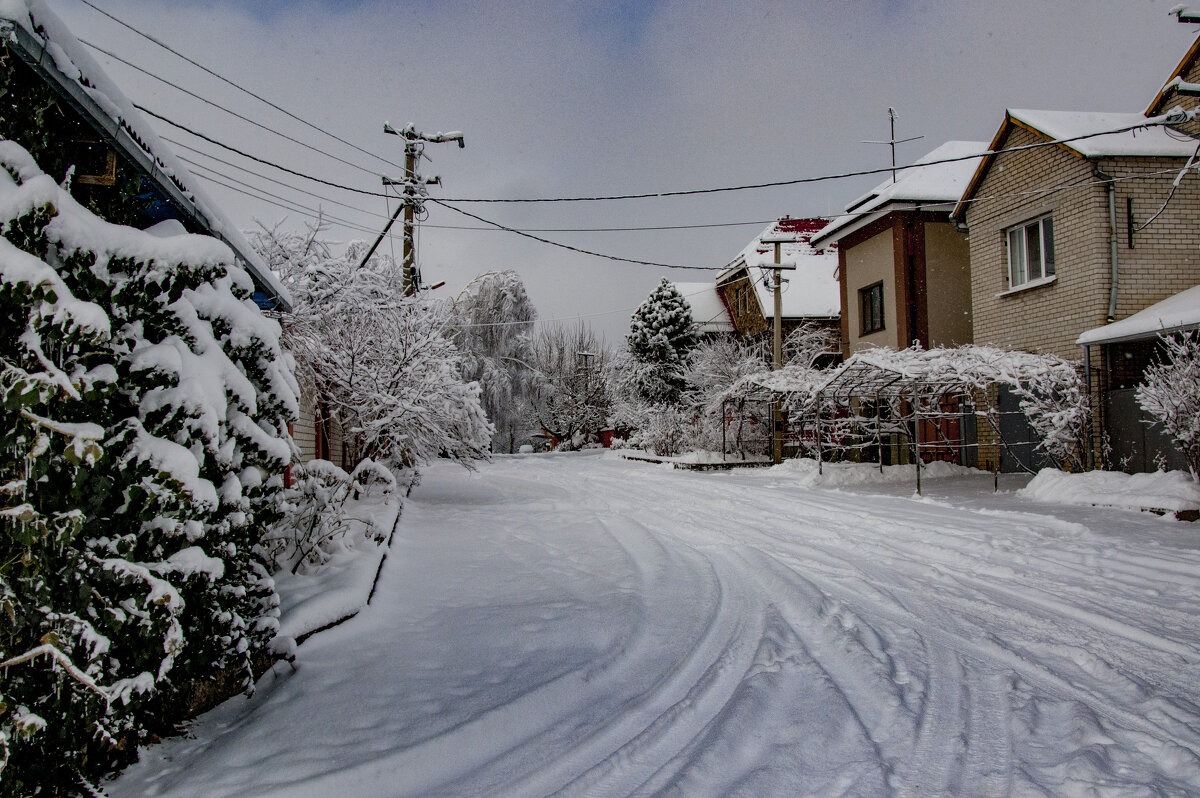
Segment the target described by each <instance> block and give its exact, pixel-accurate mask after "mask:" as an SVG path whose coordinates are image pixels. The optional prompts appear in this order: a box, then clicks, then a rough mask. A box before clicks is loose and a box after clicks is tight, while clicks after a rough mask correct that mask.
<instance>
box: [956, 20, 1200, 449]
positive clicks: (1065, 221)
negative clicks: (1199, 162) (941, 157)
mask: <svg viewBox="0 0 1200 798" xmlns="http://www.w3.org/2000/svg"><path fill="white" fill-rule="evenodd" d="M1198 42H1200V40H1198ZM1198 53H1200V50H1198V48H1197V45H1195V44H1194V45H1193V46H1192V48H1191V50H1190V51H1189V54H1188V56H1187V57H1185V59H1184V61H1183V62H1181V64H1180V66H1179V67H1178V68H1177V69H1176V71H1175V73H1174V74H1173V79H1174V78H1175V77H1179V76H1188V77H1193V78H1195V77H1200V74H1198V68H1197V63H1196V62H1197V57H1198ZM1172 82H1174V81H1172ZM1172 82H1168V84H1167V86H1166V87H1164V89H1163V90H1162V91H1160V92H1159V94H1158V95H1157V96H1156V98H1155V100H1154V101H1153V102H1152V103H1151V106H1150V108H1149V113H1150V114H1154V113H1155V112H1157V111H1158V110H1160V109H1163V108H1167V107H1170V106H1172V105H1174V104H1177V103H1178V101H1179V100H1180V99H1181V97H1180V95H1179V92H1178V91H1177V88H1178V82H1174V86H1173V85H1172ZM1189 104H1191V105H1194V104H1195V103H1194V101H1193V102H1191V103H1189ZM1154 121H1157V120H1151V119H1150V118H1148V116H1147V114H1143V113H1096V112H1073V111H1033V110H1015V109H1010V110H1008V111H1007V112H1006V113H1005V115H1004V120H1003V122H1002V123H1001V125H1000V128H999V130H998V131H997V132H996V135H995V137H994V138H993V140H992V143H991V146H990V148H989V149H990V150H992V151H993V152H994V153H995V154H993V155H989V156H987V157H986V158H984V159H983V161H982V162H981V163H980V164H979V167H978V168H977V169H976V171H975V174H974V175H973V176H972V178H971V181H970V183H969V185H968V186H967V188H966V190H965V191H964V192H963V195H962V197H961V199H960V200H959V202H958V205H957V206H956V207H955V209H954V212H953V218H954V219H955V220H956V221H957V222H959V223H960V224H962V225H965V227H966V228H967V229H968V230H969V241H970V257H971V304H972V311H973V316H974V337H975V342H976V343H980V344H991V345H995V346H1000V347H1005V348H1012V349H1023V350H1026V351H1031V352H1047V353H1052V354H1056V355H1059V356H1061V357H1064V358H1068V359H1072V360H1079V359H1080V358H1081V357H1083V354H1084V352H1082V351H1081V350H1080V347H1079V344H1078V343H1077V342H1078V341H1079V340H1080V338H1081V335H1082V334H1083V333H1085V332H1087V331H1099V332H1096V333H1095V335H1094V337H1093V339H1092V340H1093V341H1094V342H1096V343H1097V344H1099V342H1101V341H1106V343H1105V344H1104V345H1089V347H1088V349H1087V350H1086V351H1087V358H1086V361H1085V362H1084V363H1083V365H1084V368H1085V370H1086V372H1087V375H1088V381H1089V389H1090V390H1091V391H1092V395H1093V397H1094V399H1093V411H1094V416H1095V418H1096V421H1097V423H1096V425H1095V429H1094V438H1095V440H1094V441H1093V447H1092V448H1093V453H1094V461H1096V462H1097V464H1100V462H1099V461H1100V460H1101V453H1102V451H1103V445H1102V441H1101V439H1102V438H1103V437H1105V433H1107V436H1108V437H1109V438H1111V439H1113V440H1114V441H1115V442H1116V443H1117V444H1118V445H1124V443H1123V442H1127V441H1126V439H1127V437H1128V436H1127V434H1126V433H1125V432H1122V430H1126V431H1127V430H1129V429H1132V428H1134V427H1136V426H1137V425H1140V424H1142V419H1141V417H1140V411H1139V410H1138V409H1137V407H1136V403H1135V402H1133V397H1132V391H1133V386H1134V385H1136V382H1137V381H1139V380H1140V373H1141V370H1142V369H1144V367H1145V364H1146V363H1147V362H1149V358H1150V356H1151V354H1152V350H1153V347H1154V344H1153V341H1149V340H1142V341H1128V340H1108V339H1107V338H1106V337H1105V336H1104V335H1103V332H1102V328H1104V327H1105V326H1107V325H1113V324H1118V323H1120V322H1121V321H1122V320H1124V319H1127V318H1129V317H1131V316H1133V315H1134V314H1136V313H1138V312H1139V311H1142V310H1143V309H1145V308H1147V307H1149V306H1151V305H1154V304H1155V303H1158V302H1160V301H1162V300H1165V299H1167V298H1169V297H1172V296H1174V295H1177V294H1180V293H1181V292H1183V291H1185V290H1187V289H1189V288H1191V287H1193V286H1195V285H1197V283H1200V225H1198V224H1197V220H1198V219H1200V176H1197V175H1196V174H1195V173H1194V170H1185V169H1184V167H1185V166H1186V165H1187V164H1188V162H1189V158H1190V157H1191V156H1193V154H1194V153H1196V152H1197V147H1198V146H1200V141H1197V139H1196V138H1194V137H1193V136H1192V135H1190V133H1194V132H1196V131H1189V130H1187V129H1185V128H1180V127H1168V126H1163V125H1160V124H1153V123H1152V122H1154ZM1177 177H1178V178H1179V180H1178V181H1177ZM1117 391H1124V392H1125V393H1124V394H1117V393H1115V392H1117ZM1001 399H1003V397H1001ZM1114 399H1118V400H1119V401H1116V402H1115V403H1114V401H1113V400H1114ZM1134 448H1136V447H1134ZM1120 459H1122V458H1118V459H1117V460H1116V461H1114V462H1113V463H1112V464H1113V465H1121V462H1120ZM1146 460H1147V458H1146V457H1145V456H1144V453H1139V454H1138V455H1137V457H1134V458H1132V459H1126V462H1125V465H1126V466H1127V467H1130V468H1136V469H1143V468H1146V467H1147V466H1148V465H1149V466H1152V464H1150V463H1147V462H1146Z"/></svg>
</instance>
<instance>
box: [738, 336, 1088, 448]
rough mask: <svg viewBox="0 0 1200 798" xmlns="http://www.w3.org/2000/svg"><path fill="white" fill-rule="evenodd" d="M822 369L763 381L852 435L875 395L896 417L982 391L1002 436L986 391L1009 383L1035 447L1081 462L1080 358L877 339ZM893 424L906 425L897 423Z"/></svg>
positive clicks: (1083, 399) (1084, 418)
mask: <svg viewBox="0 0 1200 798" xmlns="http://www.w3.org/2000/svg"><path fill="white" fill-rule="evenodd" d="M822 375H823V378H822V379H820V380H819V381H817V380H815V379H814V374H813V372H812V371H811V370H808V369H803V368H800V369H796V368H785V369H782V370H780V371H777V372H774V373H772V374H770V375H769V376H767V377H766V378H764V379H762V380H760V384H762V385H763V386H764V387H767V388H769V389H770V390H772V391H774V392H777V393H782V394H784V395H785V396H788V395H789V394H790V396H789V398H788V404H789V406H790V407H792V408H794V409H795V410H796V411H797V412H798V413H806V414H808V415H809V416H810V417H812V416H814V414H817V413H820V414H821V418H822V419H830V420H834V421H836V422H837V424H838V425H840V430H839V431H838V432H836V433H835V436H836V435H844V436H846V437H853V436H854V434H855V431H854V430H855V427H856V426H857V427H864V426H865V427H868V428H873V427H874V425H875V424H876V423H877V421H878V419H879V416H877V415H874V414H875V413H876V412H877V409H872V410H871V413H872V415H870V416H869V417H865V418H864V417H858V416H856V415H855V413H856V412H857V411H858V410H859V409H861V408H863V407H872V408H874V406H875V405H877V404H878V402H880V401H882V402H885V403H887V404H888V407H889V410H890V414H891V416H892V418H893V419H902V418H910V417H911V414H912V412H913V410H914V409H915V410H917V411H921V412H928V413H935V412H937V405H938V403H939V402H940V401H941V400H942V399H943V398H945V397H959V398H963V399H966V400H968V401H973V400H974V399H975V398H976V397H980V398H983V399H984V404H983V406H981V407H979V408H977V416H978V417H981V418H983V419H984V420H986V421H987V422H988V423H989V424H990V425H991V426H992V428H993V430H994V431H995V432H996V435H997V436H998V437H999V438H1000V439H1001V440H1003V437H1002V436H1000V428H999V415H998V409H997V408H996V406H995V405H994V404H992V403H991V402H988V401H986V397H987V396H988V394H989V392H990V391H991V390H992V389H994V388H996V387H998V386H1006V387H1008V388H1009V389H1010V390H1011V391H1012V392H1013V394H1014V395H1015V396H1017V398H1018V399H1019V404H1020V408H1021V412H1022V413H1023V415H1024V416H1025V418H1026V420H1027V421H1028V422H1029V425H1030V427H1031V429H1032V430H1033V431H1034V433H1035V434H1036V435H1037V437H1038V439H1039V440H1038V443H1037V448H1038V449H1039V450H1040V451H1042V452H1043V453H1045V455H1046V456H1047V457H1049V458H1050V460H1051V461H1052V462H1054V463H1055V465H1056V466H1058V467H1066V468H1070V469H1071V470H1075V471H1082V470H1084V468H1085V464H1084V460H1083V456H1084V453H1085V452H1086V447H1087V432H1088V425H1089V423H1090V412H1089V407H1088V399H1087V395H1086V391H1085V389H1084V385H1083V379H1082V376H1081V374H1080V369H1079V365H1078V364H1077V363H1073V362H1071V361H1069V360H1065V359H1063V358H1060V357H1056V356H1054V355H1045V354H1033V353H1029V352H1020V351H1010V350H1005V349H997V348H995V347H988V346H977V345H970V344H968V345H964V346H959V347H953V348H941V347H939V348H935V349H929V350H926V349H922V348H921V347H919V346H914V347H910V348H908V349H901V350H895V349H890V348H887V347H877V348H872V349H867V350H863V351H860V352H857V353H855V354H854V355H853V356H852V357H850V358H849V359H848V360H846V362H845V363H843V364H842V365H840V366H838V367H837V368H836V369H832V370H830V371H826V372H822ZM862 400H868V401H866V402H863V401H862ZM873 403H874V404H873ZM905 403H908V405H909V406H908V409H907V410H906V409H905ZM913 403H915V404H913ZM839 410H840V411H841V412H840V413H838V412H837V411H839ZM897 430H899V431H901V432H903V428H902V427H897ZM905 434H907V433H905Z"/></svg>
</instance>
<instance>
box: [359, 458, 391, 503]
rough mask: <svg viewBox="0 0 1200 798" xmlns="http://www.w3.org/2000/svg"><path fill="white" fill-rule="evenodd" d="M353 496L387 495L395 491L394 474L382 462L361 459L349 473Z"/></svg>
mask: <svg viewBox="0 0 1200 798" xmlns="http://www.w3.org/2000/svg"><path fill="white" fill-rule="evenodd" d="M350 483H351V485H352V487H353V488H354V498H356V499H360V498H365V497H368V496H383V497H387V496H390V495H392V494H394V493H395V492H396V475H395V474H393V473H392V471H391V469H389V468H388V467H387V466H385V465H384V464H383V463H380V462H377V461H375V460H363V461H362V462H361V463H359V464H358V465H357V466H355V467H354V471H352V472H351V474H350Z"/></svg>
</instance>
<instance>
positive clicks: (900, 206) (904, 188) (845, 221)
mask: <svg viewBox="0 0 1200 798" xmlns="http://www.w3.org/2000/svg"><path fill="white" fill-rule="evenodd" d="M987 149H988V148H987V144H986V143H985V142H982V141H947V142H945V143H944V144H942V145H940V146H939V147H937V148H935V149H934V150H932V151H930V152H927V153H926V154H925V155H922V156H921V157H920V158H918V159H917V160H916V161H914V162H913V164H912V166H910V167H906V168H905V169H904V170H903V171H902V172H901V173H900V175H899V176H898V177H897V178H896V180H895V181H893V180H891V179H889V180H887V181H885V182H883V183H880V184H879V185H878V186H876V187H875V188H873V189H871V190H870V191H868V192H867V193H866V194H864V195H863V196H861V197H859V198H858V199H856V200H854V202H851V203H850V204H849V205H847V206H846V213H844V214H842V215H841V216H838V217H837V218H835V219H834V220H833V221H831V222H830V223H829V224H827V225H826V226H825V227H824V228H823V229H822V230H821V231H820V232H819V233H817V234H816V235H814V236H813V238H812V243H813V246H816V247H821V246H828V245H829V244H831V243H835V242H837V241H838V240H840V239H841V238H843V237H844V236H846V235H849V234H850V233H852V232H854V231H855V230H858V229H860V228H862V227H864V226H866V225H868V224H870V223H871V222H873V221H875V220H876V219H878V218H880V217H882V216H884V215H886V214H887V213H888V212H890V211H892V210H913V209H916V208H917V207H920V208H922V209H924V210H934V211H944V212H946V213H949V212H950V211H951V210H952V209H953V206H954V204H955V203H957V202H958V198H959V197H961V196H962V193H963V189H964V188H965V187H966V186H967V183H968V181H969V180H970V179H971V177H972V175H974V174H975V171H976V169H977V168H978V166H979V164H980V162H981V161H982V160H983V155H982V154H983V153H984V152H986V151H987ZM977 154H978V155H979V157H977V158H968V157H966V156H971V155H977ZM954 158H962V159H963V160H957V161H955V160H951V161H949V162H947V163H937V161H946V160H947V159H954ZM924 164H930V165H927V166H926V165H924Z"/></svg>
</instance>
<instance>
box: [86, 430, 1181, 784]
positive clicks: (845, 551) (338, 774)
mask: <svg viewBox="0 0 1200 798" xmlns="http://www.w3.org/2000/svg"><path fill="white" fill-rule="evenodd" d="M807 479H810V478H809V477H806V476H805V474H804V473H803V471H802V469H800V468H799V467H791V468H790V469H789V468H776V469H746V470H739V471H735V472H732V473H727V472H702V473H700V472H690V471H679V470H675V469H673V468H671V467H670V466H656V465H650V464H646V463H637V462H630V461H626V460H622V459H619V458H617V457H616V456H615V455H611V454H596V453H585V454H578V455H562V456H555V455H548V456H547V455H537V456H526V457H507V458H501V459H498V460H497V461H496V462H495V463H492V464H489V465H485V466H482V467H481V468H480V470H479V471H478V472H477V473H473V474H472V473H468V472H465V471H463V470H461V469H458V468H456V467H454V466H451V465H448V464H445V465H443V464H439V465H436V466H434V467H433V468H431V469H429V470H428V471H427V472H426V474H425V476H424V479H423V482H422V484H421V485H420V486H419V487H418V488H417V489H416V490H415V491H414V492H413V494H412V497H411V499H410V500H409V503H408V504H407V505H406V507H405V510H404V517H403V519H402V521H401V523H400V527H399V531H398V532H397V535H396V537H395V540H394V542H393V545H392V549H391V553H390V555H389V558H388V560H387V564H386V566H385V568H384V570H383V576H382V579H381V581H380V584H379V587H378V591H377V593H376V595H375V598H374V600H373V601H372V604H371V605H370V606H369V607H367V608H366V609H364V610H363V611H362V612H361V613H360V614H359V615H358V616H357V617H355V618H354V619H352V620H350V621H348V622H347V623H345V624H343V625H341V626H338V627H336V628H334V629H332V630H329V631H326V632H322V633H320V634H318V635H315V636H314V637H312V638H311V639H309V640H308V642H306V643H305V644H304V645H303V646H301V647H300V649H299V660H298V665H297V668H296V670H295V671H294V672H293V671H292V669H290V668H289V667H288V666H287V665H277V666H276V667H275V670H274V671H273V672H272V674H269V675H268V676H267V677H265V679H264V680H263V682H262V683H261V685H260V689H259V692H258V694H257V695H256V696H255V697H254V698H253V699H250V700H243V699H235V700H234V701H231V702H229V703H227V704H226V705H224V706H222V707H219V708H218V709H217V710H215V711H213V712H211V713H209V714H208V715H206V716H204V717H203V718H201V719H200V720H199V721H198V722H197V723H196V724H195V725H194V727H193V729H192V734H191V736H190V737H189V738H187V739H177V740H171V741H168V742H167V743H165V744H163V745H161V746H158V747H156V748H154V749H151V750H150V751H148V752H145V753H144V754H143V762H142V763H140V764H139V765H137V766H135V767H134V768H132V769H131V770H130V771H129V772H127V773H126V774H125V775H124V776H123V777H122V778H121V779H120V780H118V781H117V782H115V783H113V784H112V785H109V789H110V791H111V793H112V795H113V796H114V798H128V797H130V796H151V795H169V796H205V798H217V797H218V796H248V795H253V796H258V797H259V798H266V797H267V796H288V797H289V798H305V797H306V796H355V798H370V797H371V796H379V797H380V798H383V797H384V796H388V797H389V798H390V797H391V796H404V795H412V796H428V795H464V796H482V795H516V796H542V795H549V794H555V793H558V794H563V795H579V796H610V795H611V796H623V795H657V794H663V795H686V796H706V795H745V796H776V795H787V796H799V795H814V796H837V795H867V796H871V795H904V796H909V795H911V796H926V795H996V796H1005V795H1055V796H1059V795H1194V794H1197V793H1198V792H1200V625H1198V624H1197V623H1196V608H1197V599H1198V598H1200V527H1197V526H1196V525H1194V524H1188V523H1184V522H1179V521H1173V520H1167V519H1163V518H1159V517H1157V516H1153V515H1148V514H1142V513H1137V512H1132V511H1125V510H1114V509H1111V508H1093V507H1066V506H1062V505H1046V504H1039V503H1037V502H1036V500H1035V499H1033V498H1031V497H1029V496H1026V495H1023V494H1017V493H1015V492H1014V489H1016V488H1018V487H1021V486H1022V485H1023V483H1024V482H1025V481H1026V480H1027V478H1026V479H1021V480H1014V479H1012V478H1008V477H1003V478H1002V481H1001V489H1002V492H1001V493H999V494H992V493H991V476H990V475H982V474H966V475H963V474H959V475H956V476H946V477H943V478H941V479H937V478H928V479H926V480H925V482H924V485H923V487H924V492H925V495H924V496H923V497H920V498H914V496H913V486H912V485H911V484H905V483H903V482H899V481H890V482H885V483H881V484H879V485H859V486H849V487H842V488H840V489H831V488H828V487H811V486H806V485H805V484H802V483H804V482H805V480H807ZM846 484H849V483H848V482H847V483H846Z"/></svg>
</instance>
